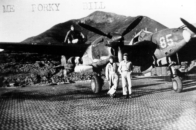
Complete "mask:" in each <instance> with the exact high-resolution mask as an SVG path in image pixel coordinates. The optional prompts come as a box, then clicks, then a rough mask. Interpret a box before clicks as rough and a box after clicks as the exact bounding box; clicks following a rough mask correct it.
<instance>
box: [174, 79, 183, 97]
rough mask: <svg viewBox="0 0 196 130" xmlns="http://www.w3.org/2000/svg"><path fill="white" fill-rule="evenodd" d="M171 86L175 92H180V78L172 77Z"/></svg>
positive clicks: (181, 88)
mask: <svg viewBox="0 0 196 130" xmlns="http://www.w3.org/2000/svg"><path fill="white" fill-rule="evenodd" d="M172 87H173V90H174V91H175V92H177V93H180V92H182V90H183V87H182V80H181V79H180V77H179V76H177V77H175V78H172Z"/></svg>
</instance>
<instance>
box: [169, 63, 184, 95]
mask: <svg viewBox="0 0 196 130" xmlns="http://www.w3.org/2000/svg"><path fill="white" fill-rule="evenodd" d="M169 69H170V72H171V78H172V88H173V90H174V91H175V92H177V93H180V92H182V90H183V86H182V80H181V78H180V77H179V76H178V75H177V73H176V69H175V68H174V66H173V63H171V64H170V65H169Z"/></svg>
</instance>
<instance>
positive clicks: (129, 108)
mask: <svg viewBox="0 0 196 130" xmlns="http://www.w3.org/2000/svg"><path fill="white" fill-rule="evenodd" d="M132 83H133V93H132V98H131V99H123V98H122V91H121V88H119V89H118V91H117V98H114V99H112V98H110V97H108V96H107V95H105V93H106V92H107V83H106V84H105V85H104V87H103V93H102V94H99V95H95V94H92V92H91V89H90V83H89V82H85V83H84V82H83V83H79V82H78V83H74V84H66V85H58V86H36V87H26V88H1V89H0V129H2V130H11V129H13V130H37V129H47V130H50V129H51V130H52V129H100V130H105V129H114V130H115V129H122V130H125V129H132V130H151V129H153V130H154V129H155V130H156V129H157V130H196V80H194V79H189V80H185V81H184V82H183V84H184V87H185V88H184V91H183V92H182V93H175V92H174V91H173V90H172V89H171V82H167V81H165V80H163V79H158V78H144V79H133V80H132ZM120 84H121V83H120Z"/></svg>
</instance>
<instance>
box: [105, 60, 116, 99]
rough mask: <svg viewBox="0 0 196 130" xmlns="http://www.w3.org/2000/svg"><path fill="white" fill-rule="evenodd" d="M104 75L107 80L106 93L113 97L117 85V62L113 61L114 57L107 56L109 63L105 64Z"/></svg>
mask: <svg viewBox="0 0 196 130" xmlns="http://www.w3.org/2000/svg"><path fill="white" fill-rule="evenodd" d="M105 75H106V79H107V80H108V82H109V91H108V92H107V94H109V95H110V96H111V97H112V98H114V97H115V92H116V89H117V87H118V81H119V76H118V74H117V64H116V63H115V62H114V57H112V56H111V57H110V58H109V63H108V64H107V66H106V71H105Z"/></svg>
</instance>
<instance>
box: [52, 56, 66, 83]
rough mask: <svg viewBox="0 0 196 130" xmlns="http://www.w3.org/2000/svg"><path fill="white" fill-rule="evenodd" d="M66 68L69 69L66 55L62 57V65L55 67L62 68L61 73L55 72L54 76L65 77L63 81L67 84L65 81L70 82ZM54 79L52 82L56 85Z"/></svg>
mask: <svg viewBox="0 0 196 130" xmlns="http://www.w3.org/2000/svg"><path fill="white" fill-rule="evenodd" d="M66 67H67V60H66V57H65V56H64V55H61V64H60V65H58V66H55V67H54V68H60V71H59V72H55V73H54V74H53V75H56V74H57V75H58V76H61V77H63V80H64V82H65V80H67V82H70V80H69V78H68V76H67V74H68V71H67V70H66ZM51 79H52V82H53V83H54V79H53V78H51Z"/></svg>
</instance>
